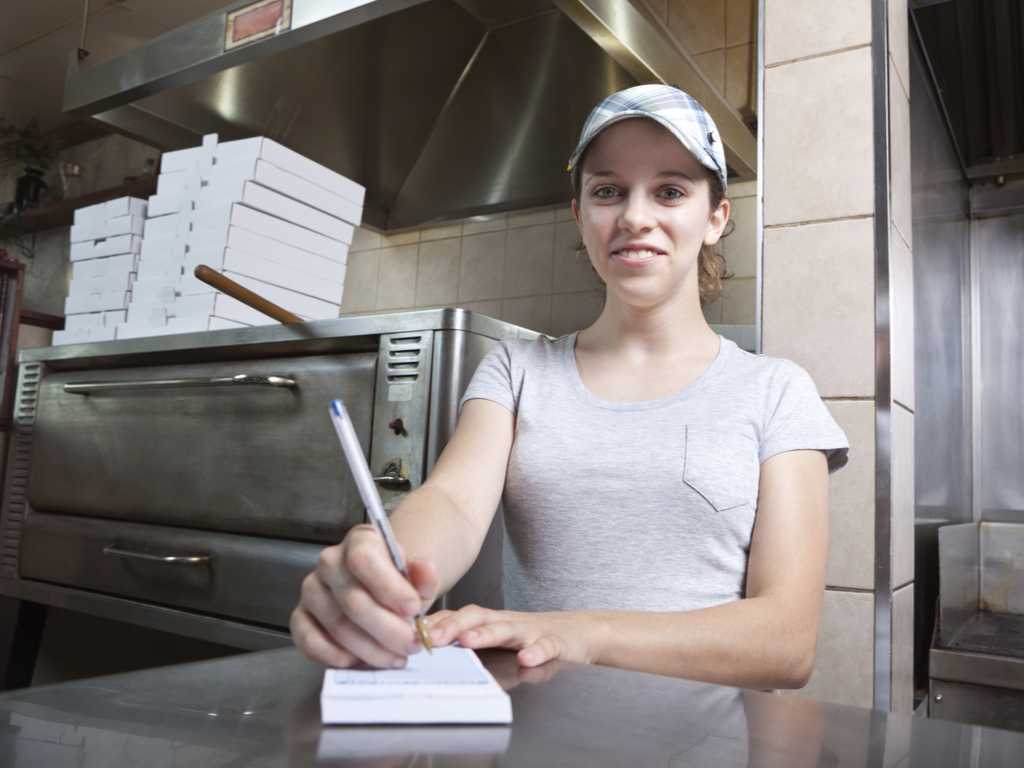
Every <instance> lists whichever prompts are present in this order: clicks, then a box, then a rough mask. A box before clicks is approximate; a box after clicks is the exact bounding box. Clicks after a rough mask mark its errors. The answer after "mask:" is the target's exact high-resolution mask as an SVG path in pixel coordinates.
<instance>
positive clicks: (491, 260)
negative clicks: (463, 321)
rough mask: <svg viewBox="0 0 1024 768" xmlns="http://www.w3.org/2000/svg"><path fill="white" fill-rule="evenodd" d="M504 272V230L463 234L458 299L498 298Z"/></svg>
mask: <svg viewBox="0 0 1024 768" xmlns="http://www.w3.org/2000/svg"><path fill="white" fill-rule="evenodd" d="M504 272H505V231H504V230H501V231H500V232H485V233H484V234H480V235H467V236H466V237H463V238H462V266H461V271H460V276H459V301H478V300H480V299H494V298H501V286H502V281H503V280H504Z"/></svg>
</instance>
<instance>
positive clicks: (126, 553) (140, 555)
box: [103, 544, 210, 565]
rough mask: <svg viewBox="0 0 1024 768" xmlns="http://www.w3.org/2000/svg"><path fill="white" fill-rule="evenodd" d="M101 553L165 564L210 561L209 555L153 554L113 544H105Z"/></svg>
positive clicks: (205, 563)
mask: <svg viewBox="0 0 1024 768" xmlns="http://www.w3.org/2000/svg"><path fill="white" fill-rule="evenodd" d="M103 554H104V555H107V556H108V557H123V558H125V559H126V560H145V561H146V562H147V563H165V564H167V565H207V564H209V562H210V556H209V555H153V554H150V553H149V552H136V551H134V550H131V549H122V548H121V547H118V546H115V545H113V544H108V545H107V546H105V547H104V548H103Z"/></svg>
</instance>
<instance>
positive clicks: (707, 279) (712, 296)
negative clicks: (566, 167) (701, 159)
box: [572, 147, 735, 305]
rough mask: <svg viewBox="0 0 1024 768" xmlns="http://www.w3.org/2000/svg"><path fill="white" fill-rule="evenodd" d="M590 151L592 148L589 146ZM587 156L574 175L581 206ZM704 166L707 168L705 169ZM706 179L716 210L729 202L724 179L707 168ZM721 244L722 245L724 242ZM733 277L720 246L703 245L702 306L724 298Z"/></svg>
mask: <svg viewBox="0 0 1024 768" xmlns="http://www.w3.org/2000/svg"><path fill="white" fill-rule="evenodd" d="M587 149H590V148H589V147H587ZM586 156H587V150H584V151H583V154H582V155H581V156H580V158H579V160H578V161H577V162H576V167H575V168H573V172H572V196H573V198H575V199H576V201H577V205H579V200H580V176H581V175H582V169H583V162H584V160H585V159H586ZM701 167H702V168H704V167H703V166H701ZM704 177H705V178H706V179H707V181H708V197H709V198H710V200H711V210H712V211H714V210H715V209H716V208H718V206H719V205H720V204H721V202H722V200H724V199H725V190H724V189H722V180H721V179H720V178H718V174H715V173H711V171H709V170H708V169H707V168H704ZM734 228H735V224H734V223H733V222H732V220H730V221H729V225H728V226H726V229H725V232H723V233H722V237H727V236H728V235H729V234H731V233H732V231H733V229H734ZM718 242H719V243H720V242H721V240H719V241H718ZM584 251H586V246H584V245H583V241H582V240H580V241H579V243H577V245H576V252H577V253H582V252H584ZM730 277H732V274H731V273H730V272H729V271H728V269H727V268H726V264H725V256H723V255H722V253H721V251H719V250H718V246H717V244H716V245H701V247H700V255H699V256H698V257H697V289H698V291H699V292H700V303H701V304H702V305H703V304H710V303H711V302H713V301H715V300H716V299H717V298H718V297H719V296H721V295H722V281H723V280H728V279H729V278H730Z"/></svg>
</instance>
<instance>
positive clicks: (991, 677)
mask: <svg viewBox="0 0 1024 768" xmlns="http://www.w3.org/2000/svg"><path fill="white" fill-rule="evenodd" d="M928 662H929V675H930V676H931V677H932V679H938V680H953V681H956V682H961V683H973V684H976V685H985V686H992V687H995V688H1013V689H1015V690H1017V691H1019V692H1020V693H1021V695H1024V658H1019V657H1015V656H999V655H996V654H991V653H970V652H967V651H951V650H947V649H945V648H932V650H931V653H930V654H929V660H928Z"/></svg>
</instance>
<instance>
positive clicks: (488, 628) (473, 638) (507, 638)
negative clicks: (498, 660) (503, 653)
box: [457, 621, 526, 648]
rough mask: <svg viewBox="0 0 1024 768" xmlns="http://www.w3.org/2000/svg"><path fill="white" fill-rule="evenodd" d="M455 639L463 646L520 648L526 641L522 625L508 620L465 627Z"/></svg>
mask: <svg viewBox="0 0 1024 768" xmlns="http://www.w3.org/2000/svg"><path fill="white" fill-rule="evenodd" d="M457 639H458V641H459V645H461V646H463V647H464V648H522V647H523V645H524V644H525V642H526V641H525V638H524V637H523V627H522V625H521V624H519V623H518V622H510V621H498V622H494V623H493V624H485V625H483V626H479V627H476V628H474V629H467V630H466V631H464V632H462V633H461V634H460V635H458V636H457Z"/></svg>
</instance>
